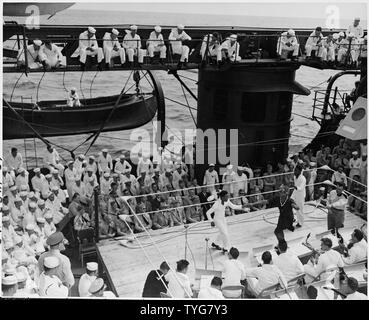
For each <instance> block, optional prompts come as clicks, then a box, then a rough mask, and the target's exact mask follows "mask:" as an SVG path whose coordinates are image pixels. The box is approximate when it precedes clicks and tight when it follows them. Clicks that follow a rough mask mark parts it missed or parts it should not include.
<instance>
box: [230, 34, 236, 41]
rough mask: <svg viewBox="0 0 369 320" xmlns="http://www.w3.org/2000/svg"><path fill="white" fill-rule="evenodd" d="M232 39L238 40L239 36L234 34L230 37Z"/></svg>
mask: <svg viewBox="0 0 369 320" xmlns="http://www.w3.org/2000/svg"><path fill="white" fill-rule="evenodd" d="M229 38H230V39H233V40H237V35H236V34H232V35H230V37H229Z"/></svg>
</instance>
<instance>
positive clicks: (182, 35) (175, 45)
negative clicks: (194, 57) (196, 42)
mask: <svg viewBox="0 0 369 320" xmlns="http://www.w3.org/2000/svg"><path fill="white" fill-rule="evenodd" d="M184 28H185V27H184V25H183V24H179V25H178V26H177V28H174V29H172V31H171V33H170V34H169V37H168V39H169V40H170V44H171V46H172V51H173V54H179V55H181V58H180V60H179V63H178V68H179V69H180V68H182V65H183V66H186V65H187V62H188V55H189V53H190V48H189V47H188V46H186V45H183V42H182V41H190V40H191V37H190V36H189V35H188V34H187V33H186V32H185V31H184Z"/></svg>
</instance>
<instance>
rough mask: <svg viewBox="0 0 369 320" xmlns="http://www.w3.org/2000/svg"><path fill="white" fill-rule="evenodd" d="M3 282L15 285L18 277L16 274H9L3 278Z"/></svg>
mask: <svg viewBox="0 0 369 320" xmlns="http://www.w3.org/2000/svg"><path fill="white" fill-rule="evenodd" d="M1 283H2V284H3V285H5V286H13V285H15V284H17V283H18V279H17V277H16V276H7V277H4V278H3V279H2V282H1Z"/></svg>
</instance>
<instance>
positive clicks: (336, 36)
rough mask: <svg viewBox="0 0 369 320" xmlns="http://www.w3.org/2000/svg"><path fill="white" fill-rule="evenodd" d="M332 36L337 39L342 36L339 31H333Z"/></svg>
mask: <svg viewBox="0 0 369 320" xmlns="http://www.w3.org/2000/svg"><path fill="white" fill-rule="evenodd" d="M332 37H333V39H334V40H337V39H338V38H339V37H340V35H339V34H338V33H333V35H332Z"/></svg>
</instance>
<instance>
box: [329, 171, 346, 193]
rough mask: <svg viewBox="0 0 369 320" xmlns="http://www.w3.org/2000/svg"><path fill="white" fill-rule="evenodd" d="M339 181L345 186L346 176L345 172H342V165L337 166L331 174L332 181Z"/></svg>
mask: <svg viewBox="0 0 369 320" xmlns="http://www.w3.org/2000/svg"><path fill="white" fill-rule="evenodd" d="M336 182H341V183H343V184H344V185H345V187H346V188H347V176H346V173H344V172H343V166H339V167H338V168H337V171H335V172H333V174H332V183H334V184H335V183H336Z"/></svg>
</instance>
